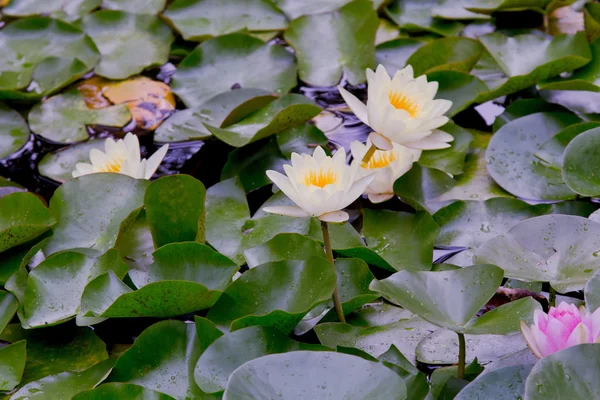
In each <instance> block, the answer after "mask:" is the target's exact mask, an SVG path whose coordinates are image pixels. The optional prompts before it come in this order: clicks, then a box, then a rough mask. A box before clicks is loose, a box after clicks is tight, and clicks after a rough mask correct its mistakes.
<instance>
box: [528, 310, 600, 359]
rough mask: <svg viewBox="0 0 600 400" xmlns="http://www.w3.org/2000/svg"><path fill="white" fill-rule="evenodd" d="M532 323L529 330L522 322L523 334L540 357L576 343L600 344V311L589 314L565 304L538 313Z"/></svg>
mask: <svg viewBox="0 0 600 400" xmlns="http://www.w3.org/2000/svg"><path fill="white" fill-rule="evenodd" d="M533 322H534V323H533V325H531V326H529V327H528V326H527V325H526V324H525V323H524V322H523V321H521V332H523V336H525V340H526V341H527V344H528V345H529V347H530V348H531V351H532V352H533V354H535V355H536V357H538V358H542V357H545V356H547V355H549V354H552V353H554V352H557V351H559V350H562V349H565V348H567V347H571V346H575V345H577V344H582V343H597V342H600V340H599V336H600V308H599V309H597V310H596V311H594V312H593V313H591V314H590V313H588V311H587V310H586V309H585V308H584V307H579V308H577V307H576V306H575V305H573V304H568V303H565V302H564V301H563V302H562V303H560V304H559V305H558V307H550V311H548V314H546V313H545V312H543V311H540V310H536V311H535V313H534V314H533Z"/></svg>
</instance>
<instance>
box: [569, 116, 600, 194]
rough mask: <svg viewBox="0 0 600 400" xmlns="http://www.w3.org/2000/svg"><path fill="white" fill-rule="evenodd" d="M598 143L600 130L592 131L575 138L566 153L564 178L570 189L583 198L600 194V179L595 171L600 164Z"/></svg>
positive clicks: (599, 141)
mask: <svg viewBox="0 0 600 400" xmlns="http://www.w3.org/2000/svg"><path fill="white" fill-rule="evenodd" d="M598 143H600V128H594V129H590V130H588V131H586V132H584V133H582V134H580V135H578V136H577V137H575V138H574V139H573V140H572V141H571V142H570V143H569V144H568V145H567V147H566V149H565V152H564V158H563V162H564V167H563V171H562V177H563V179H564V181H565V183H566V184H567V185H568V186H569V188H571V189H572V190H573V191H575V192H577V193H579V194H580V195H583V196H597V195H599V194H600V178H599V177H596V171H597V170H596V169H595V167H597V166H598V164H599V163H600V153H598V152H597V144H598Z"/></svg>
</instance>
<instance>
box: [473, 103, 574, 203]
mask: <svg viewBox="0 0 600 400" xmlns="http://www.w3.org/2000/svg"><path fill="white" fill-rule="evenodd" d="M577 122H579V118H577V117H576V116H575V115H573V114H570V113H564V112H544V113H536V114H531V115H527V116H525V117H522V118H519V119H517V120H514V121H511V122H509V123H508V124H506V125H504V126H503V127H502V128H500V130H499V131H498V132H496V134H494V136H492V139H491V140H490V143H489V145H488V149H487V151H486V153H485V158H486V161H487V167H488V171H489V173H490V175H491V176H492V177H493V178H494V180H495V181H496V182H497V183H498V184H499V185H500V186H502V187H503V188H504V189H506V190H507V191H509V192H510V193H512V194H514V195H515V196H519V197H522V198H526V199H536V200H566V199H573V198H575V197H576V194H575V193H574V192H573V191H571V189H569V188H568V187H567V185H565V184H564V182H563V180H562V177H561V175H560V172H559V171H556V170H555V169H552V168H550V167H547V166H546V165H544V164H542V163H541V162H540V161H539V160H538V159H537V158H536V157H535V156H534V155H533V154H534V153H535V152H536V151H537V150H539V149H540V147H541V146H542V145H543V144H544V143H545V142H547V141H548V140H549V139H551V138H552V137H553V136H554V135H555V134H556V133H558V132H559V131H561V130H563V129H564V128H566V127H567V126H569V125H571V124H575V123H577Z"/></svg>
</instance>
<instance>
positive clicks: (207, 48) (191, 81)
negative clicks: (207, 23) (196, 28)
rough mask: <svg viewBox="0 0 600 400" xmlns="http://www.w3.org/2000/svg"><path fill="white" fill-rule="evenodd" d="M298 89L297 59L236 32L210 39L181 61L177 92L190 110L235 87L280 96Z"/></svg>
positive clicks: (174, 90)
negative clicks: (253, 89) (265, 91)
mask: <svg viewBox="0 0 600 400" xmlns="http://www.w3.org/2000/svg"><path fill="white" fill-rule="evenodd" d="M294 86H296V64H295V61H294V56H293V55H292V54H290V53H289V52H287V51H286V50H285V49H284V48H283V47H281V46H276V45H275V46H271V45H268V44H266V43H264V42H263V41H262V40H260V39H256V38H253V37H252V36H249V35H245V34H240V33H233V34H230V35H225V36H219V37H216V38H213V39H209V40H207V41H205V42H203V43H202V44H200V45H199V46H198V47H196V49H195V50H194V51H192V52H191V53H190V54H189V55H188V56H187V57H186V58H184V59H183V61H181V63H180V64H179V66H178V68H177V71H176V72H175V74H174V75H173V82H172V89H173V92H175V94H176V95H177V96H179V98H181V100H183V102H184V103H185V105H186V106H188V107H198V106H201V105H202V104H203V103H205V102H206V101H207V100H209V99H210V98H212V97H214V96H216V95H217V94H219V93H223V92H226V91H228V90H231V89H232V88H235V87H242V88H257V89H264V90H268V91H272V92H276V93H278V94H283V93H287V92H288V91H289V90H290V89H292V88H293V87H294Z"/></svg>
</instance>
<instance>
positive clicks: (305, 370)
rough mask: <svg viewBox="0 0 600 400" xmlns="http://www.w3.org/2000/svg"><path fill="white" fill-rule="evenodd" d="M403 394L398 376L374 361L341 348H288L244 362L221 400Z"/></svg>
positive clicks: (400, 398)
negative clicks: (303, 349) (290, 350)
mask: <svg viewBox="0 0 600 400" xmlns="http://www.w3.org/2000/svg"><path fill="white" fill-rule="evenodd" d="M274 397H282V398H326V397H330V398H335V397H339V398H344V399H348V400H358V399H373V400H384V399H385V400H404V399H405V398H406V385H405V383H404V380H403V379H402V378H401V377H400V376H399V375H397V374H396V373H395V372H393V371H392V370H390V369H388V368H386V367H384V366H383V365H381V364H379V363H374V362H372V361H367V360H365V359H363V358H361V357H356V356H351V355H348V354H341V353H329V352H314V351H294V352H291V353H283V354H271V355H268V356H264V357H260V358H257V359H254V360H252V361H249V362H247V363H246V364H244V365H242V366H241V367H239V368H238V369H236V370H235V371H234V372H233V374H231V376H230V378H229V381H228V382H227V388H226V389H225V393H224V395H223V399H225V400H241V399H248V398H250V399H265V398H274Z"/></svg>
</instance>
